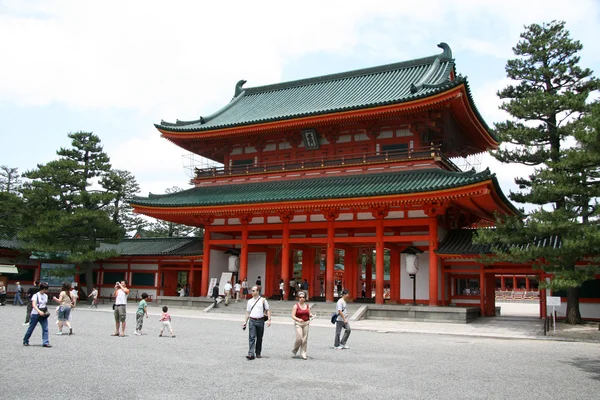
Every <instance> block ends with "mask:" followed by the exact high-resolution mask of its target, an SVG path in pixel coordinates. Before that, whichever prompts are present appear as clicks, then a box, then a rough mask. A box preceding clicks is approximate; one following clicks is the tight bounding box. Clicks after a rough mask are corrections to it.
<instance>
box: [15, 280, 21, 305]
mask: <svg viewBox="0 0 600 400" xmlns="http://www.w3.org/2000/svg"><path fill="white" fill-rule="evenodd" d="M22 294H23V286H21V282H17V291H16V292H15V298H14V299H13V306H16V305H17V303H19V305H20V306H22V305H23V300H21V295H22Z"/></svg>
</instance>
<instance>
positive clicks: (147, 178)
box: [0, 0, 600, 206]
mask: <svg viewBox="0 0 600 400" xmlns="http://www.w3.org/2000/svg"><path fill="white" fill-rule="evenodd" d="M553 19H557V20H564V21H566V23H567V25H566V26H567V29H568V30H569V31H570V32H571V37H572V38H573V39H577V40H580V41H581V42H582V43H583V45H584V49H583V50H582V52H581V53H580V55H581V66H583V67H589V68H591V69H592V70H594V71H595V73H596V76H600V41H598V40H597V38H599V37H600V23H599V22H600V1H597V0H570V1H568V2H565V1H554V0H544V1H537V0H527V1H523V0H520V1H513V0H503V1H495V0H486V1H475V0H454V1H433V0H432V1H427V0H421V1H418V2H415V1H398V0H394V1H378V0H370V1H368V2H365V1H353V0H346V1H324V0H320V1H312V0H305V1H302V2H284V1H227V0H221V1H218V2H216V1H215V2H200V1H178V0H171V1H153V0H143V1H138V0H127V1H124V0H119V1H113V0H103V1H87V0H62V1H61V0H56V1H55V0H48V1H41V0H40V1H27V0H0V54H1V55H2V56H1V57H2V58H1V61H0V165H7V166H9V167H16V168H18V169H19V172H25V171H27V170H31V169H33V168H35V167H36V165H37V164H39V163H47V162H49V161H51V160H53V159H56V158H57V156H56V150H58V149H59V148H60V147H68V146H69V145H70V141H69V139H68V137H67V134H68V133H70V132H77V131H91V132H94V133H95V134H96V135H98V136H99V137H100V139H101V140H102V144H103V146H104V150H105V151H106V153H107V154H108V155H109V156H110V158H111V162H112V165H113V167H114V168H118V169H124V170H128V171H130V172H131V173H132V174H133V175H134V176H135V177H136V179H137V181H138V183H139V184H140V187H141V192H140V195H142V196H147V195H148V193H149V192H152V193H157V194H159V193H165V189H167V188H170V187H173V186H178V187H181V188H188V187H190V186H189V178H190V177H189V175H188V169H187V168H185V166H186V165H188V162H187V161H186V160H187V159H188V157H185V155H186V154H187V153H186V152H185V151H184V150H182V149H180V148H179V147H177V146H175V145H174V144H172V143H170V142H169V141H167V140H166V139H162V138H161V137H160V133H159V132H158V131H157V130H156V128H155V127H154V126H153V124H154V123H159V122H160V121H161V119H164V120H165V121H175V120H176V119H180V120H193V119H197V118H199V117H200V116H202V115H203V116H206V115H210V114H212V113H213V112H215V111H217V110H218V109H220V108H221V107H223V106H224V105H225V104H227V103H228V102H229V100H230V99H231V98H232V96H233V93H234V88H235V84H236V82H238V81H239V80H240V79H245V80H247V83H246V85H245V87H253V86H261V85H266V84H272V83H279V82H284V81H289V80H295V79H302V78H308V77H313V76H318V75H325V74H331V73H337V72H343V71H349V70H353V69H358V68H367V67H372V66H377V65H382V64H388V63H394V62H399V61H404V60H409V59H414V58H420V57H426V56H430V55H434V54H438V53H440V52H441V50H440V49H439V48H437V47H436V45H437V44H438V43H440V42H446V43H448V44H449V45H450V47H451V48H452V52H453V56H454V58H455V60H456V68H457V72H458V73H460V74H462V75H465V76H467V79H468V81H469V84H470V87H471V90H472V93H473V97H474V100H475V104H476V106H477V108H478V109H479V111H480V112H481V114H482V115H483V117H484V119H485V120H486V122H487V123H488V124H489V125H490V126H493V123H494V122H499V121H502V120H505V119H506V118H507V115H506V114H505V113H504V112H502V111H501V110H499V109H498V106H499V104H500V100H499V99H498V98H497V96H496V92H497V90H499V89H502V88H504V87H506V86H507V85H508V84H509V83H510V81H509V80H508V79H507V78H506V73H505V69H504V68H505V65H506V61H507V60H508V59H510V58H513V57H514V55H513V52H512V47H513V46H514V45H516V43H517V42H518V41H519V34H520V33H521V32H523V31H524V26H525V25H529V24H532V23H540V24H541V23H543V22H549V21H551V20H553ZM482 167H483V168H485V167H489V168H490V169H491V170H492V172H495V173H496V175H497V177H498V180H499V181H500V185H501V187H502V188H503V190H504V192H505V193H506V194H507V195H508V193H509V191H510V190H514V189H515V185H514V183H513V180H514V178H515V176H517V175H523V173H524V169H523V167H522V166H519V165H508V166H507V165H500V164H498V163H497V162H496V161H494V160H491V158H490V157H489V156H488V157H484V158H483V162H482ZM516 205H517V206H522V205H520V204H516Z"/></svg>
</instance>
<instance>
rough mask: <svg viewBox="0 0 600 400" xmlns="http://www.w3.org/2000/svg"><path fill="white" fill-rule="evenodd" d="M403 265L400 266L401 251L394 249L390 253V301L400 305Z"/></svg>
mask: <svg viewBox="0 0 600 400" xmlns="http://www.w3.org/2000/svg"><path fill="white" fill-rule="evenodd" d="M401 277H402V265H400V251H399V250H398V249H392V250H391V252H390V301H392V302H396V303H400V279H401Z"/></svg>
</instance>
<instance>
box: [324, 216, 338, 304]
mask: <svg viewBox="0 0 600 400" xmlns="http://www.w3.org/2000/svg"><path fill="white" fill-rule="evenodd" d="M324 215H325V219H327V267H326V270H325V301H326V302H333V301H334V297H333V285H334V267H335V243H334V242H333V239H334V238H335V226H334V223H335V220H336V218H337V217H338V215H339V211H338V210H328V211H326V212H325V213H324Z"/></svg>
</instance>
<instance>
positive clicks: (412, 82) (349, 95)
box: [155, 43, 489, 132]
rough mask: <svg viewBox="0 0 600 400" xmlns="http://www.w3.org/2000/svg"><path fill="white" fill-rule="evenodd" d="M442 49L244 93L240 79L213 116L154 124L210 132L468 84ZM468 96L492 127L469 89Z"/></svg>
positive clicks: (402, 99)
mask: <svg viewBox="0 0 600 400" xmlns="http://www.w3.org/2000/svg"><path fill="white" fill-rule="evenodd" d="M438 47H440V48H442V49H443V50H444V51H443V52H442V53H441V54H437V55H434V56H430V57H425V58H419V59H415V60H409V61H404V62H399V63H394V64H388V65H382V66H378V67H373V68H365V69H359V70H354V71H349V72H342V73H337V74H332V75H324V76H319V77H314V78H308V79H301V80H296V81H290V82H284V83H279V84H275V85H267V86H259V87H252V88H246V89H244V88H242V86H243V85H244V84H245V83H246V81H244V80H241V81H239V82H238V84H237V85H236V88H235V94H234V97H233V99H232V100H231V102H230V103H229V104H227V105H226V106H225V107H223V108H222V109H221V110H219V111H217V112H215V113H214V114H212V115H209V116H206V117H200V118H199V119H197V120H194V121H180V120H177V121H176V122H175V123H169V122H165V121H161V123H160V124H155V126H156V127H157V128H158V129H160V130H161V131H168V132H199V131H211V130H216V129H222V128H230V127H236V126H244V125H253V124H259V123H265V122H273V121H280V120H286V119H294V118H300V117H306V116H314V115H320V114H328V113H335V112H341V111H349V110H355V109H364V108H372V107H378V106H383V105H391V104H397V103H403V102H407V101H412V100H417V99H420V98H424V97H428V96H432V95H435V94H438V93H441V92H444V91H446V90H448V89H451V88H453V87H456V86H459V85H461V84H463V83H464V84H466V79H465V78H462V77H458V78H455V79H453V80H452V78H453V74H454V59H453V58H452V51H451V50H450V47H449V46H448V45H447V44H446V43H440V44H438ZM467 95H468V97H469V101H470V103H471V107H472V108H473V110H474V111H475V113H476V114H477V115H478V117H479V120H480V121H481V123H482V124H483V126H484V127H485V128H486V129H487V125H485V122H484V121H483V118H481V117H480V115H479V114H478V112H477V110H476V108H475V106H474V104H473V102H472V99H471V98H470V97H471V96H470V93H469V90H468V89H467ZM488 131H489V129H488Z"/></svg>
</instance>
